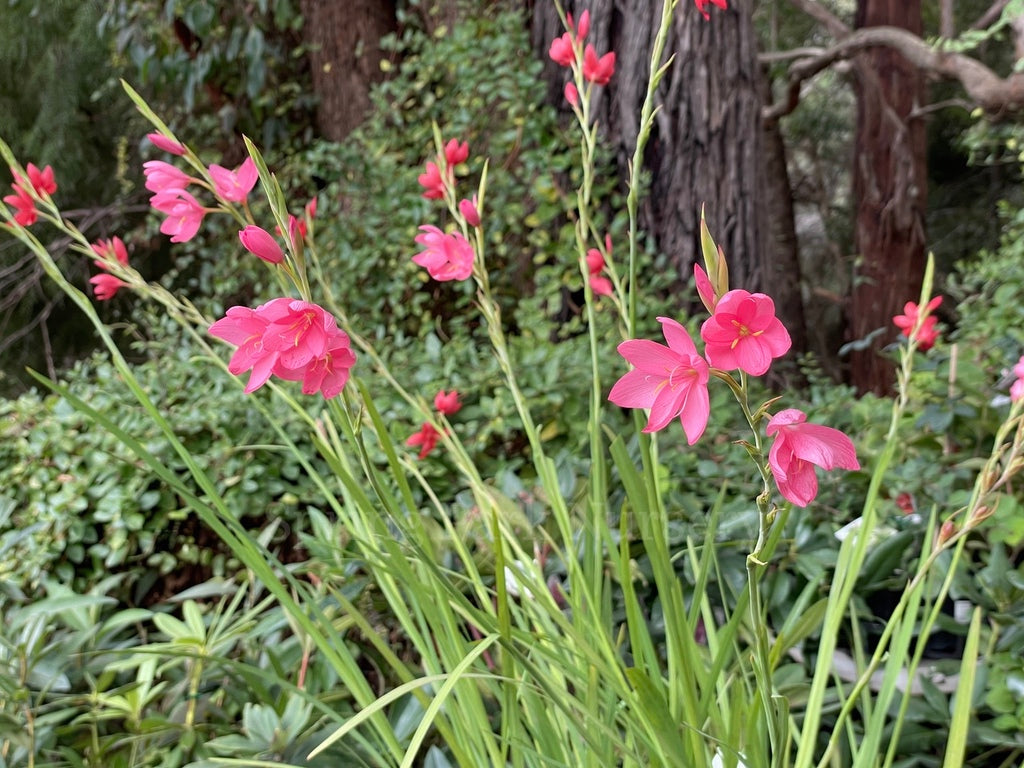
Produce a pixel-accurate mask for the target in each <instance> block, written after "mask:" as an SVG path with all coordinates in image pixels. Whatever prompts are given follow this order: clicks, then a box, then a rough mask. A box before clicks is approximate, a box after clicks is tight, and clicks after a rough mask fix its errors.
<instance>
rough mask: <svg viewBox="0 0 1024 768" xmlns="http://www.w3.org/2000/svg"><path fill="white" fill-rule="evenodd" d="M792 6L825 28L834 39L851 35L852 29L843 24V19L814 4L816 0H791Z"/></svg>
mask: <svg viewBox="0 0 1024 768" xmlns="http://www.w3.org/2000/svg"><path fill="white" fill-rule="evenodd" d="M789 2H790V5H792V6H794V7H796V8H797V9H799V10H801V11H803V12H804V13H806V14H807V15H808V16H810V17H811V18H812V19H814V20H815V21H817V22H818V23H819V24H821V26H823V27H824V28H825V29H826V30H828V33H829V34H830V35H832V37H834V38H836V39H837V40H839V39H842V38H844V37H846V36H847V35H848V34H850V28H849V27H848V26H847V25H846V24H845V23H843V21H842V19H840V18H839V17H838V16H836V15H834V14H833V13H832V12H831V11H830V10H829V9H828V8H826V7H825V6H823V5H821V4H819V3H816V2H814V0H789Z"/></svg>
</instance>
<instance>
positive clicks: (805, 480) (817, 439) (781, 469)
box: [766, 408, 860, 507]
mask: <svg viewBox="0 0 1024 768" xmlns="http://www.w3.org/2000/svg"><path fill="white" fill-rule="evenodd" d="M806 421H807V416H806V414H804V413H803V412H802V411H798V410H797V409H795V408H790V409H787V410H785V411H779V413H777V414H775V415H774V416H773V417H772V418H771V420H769V422H768V428H767V430H766V431H767V433H768V437H772V436H774V437H775V442H774V443H772V447H771V449H770V450H769V451H768V466H769V467H770V468H771V471H772V475H773V476H774V477H775V484H776V485H778V487H779V493H781V494H782V495H783V497H784V498H786V499H788V500H789V501H791V502H793V503H794V504H796V505H797V506H798V507H806V506H807V505H808V504H810V503H811V502H812V501H813V500H814V497H815V496H817V495H818V478H817V475H815V473H814V465H817V466H819V467H821V468H822V469H826V470H829V469H835V468H836V467H839V468H841V469H860V464H859V463H858V462H857V451H856V450H855V449H854V447H853V443H852V442H851V440H850V438H848V437H847V436H846V435H844V434H843V433H842V432H840V431H839V430H838V429H832V427H824V426H821V425H820V424H808V423H806Z"/></svg>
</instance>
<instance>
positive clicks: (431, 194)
mask: <svg viewBox="0 0 1024 768" xmlns="http://www.w3.org/2000/svg"><path fill="white" fill-rule="evenodd" d="M416 180H417V181H418V182H419V184H420V186H421V187H423V190H424V191H423V196H424V197H425V198H427V199H428V200H440V199H442V198H443V197H444V191H445V189H446V188H447V187H448V183H447V182H446V181H445V179H444V178H442V176H441V168H440V167H439V166H438V164H437V163H435V162H433V161H432V160H428V161H427V170H426V171H425V172H423V173H421V174H420V175H419V176H418V177H417V179H416Z"/></svg>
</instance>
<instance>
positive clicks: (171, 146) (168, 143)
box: [146, 133, 185, 156]
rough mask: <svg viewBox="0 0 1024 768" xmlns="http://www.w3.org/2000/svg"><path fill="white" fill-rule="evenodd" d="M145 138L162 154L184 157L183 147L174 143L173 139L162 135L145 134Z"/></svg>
mask: <svg viewBox="0 0 1024 768" xmlns="http://www.w3.org/2000/svg"><path fill="white" fill-rule="evenodd" d="M146 138H147V139H149V141H150V143H151V144H152V145H153V146H154V147H156V148H157V149H162V150H163V151H164V152H169V153H170V154H172V155H178V156H181V155H184V154H185V147H183V146H182V145H181V144H179V143H178V142H176V141H175V140H174V139H169V138H167V137H166V136H164V135H163V134H162V133H147V134H146Z"/></svg>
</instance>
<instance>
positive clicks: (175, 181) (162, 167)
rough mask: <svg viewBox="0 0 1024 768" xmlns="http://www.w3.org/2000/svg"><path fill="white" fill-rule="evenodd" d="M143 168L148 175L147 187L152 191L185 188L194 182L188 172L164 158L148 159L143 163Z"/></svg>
mask: <svg viewBox="0 0 1024 768" xmlns="http://www.w3.org/2000/svg"><path fill="white" fill-rule="evenodd" d="M142 168H143V171H142V172H143V174H145V176H146V189H148V190H149V191H150V192H164V191H166V190H168V189H185V187H187V186H188V185H189V184H190V183H191V182H192V178H191V177H190V176H189V175H188V174H187V173H185V172H184V171H183V170H181V169H180V168H176V167H174V166H173V165H171V164H170V163H165V162H164V161H163V160H148V161H146V162H145V163H143V164H142Z"/></svg>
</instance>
